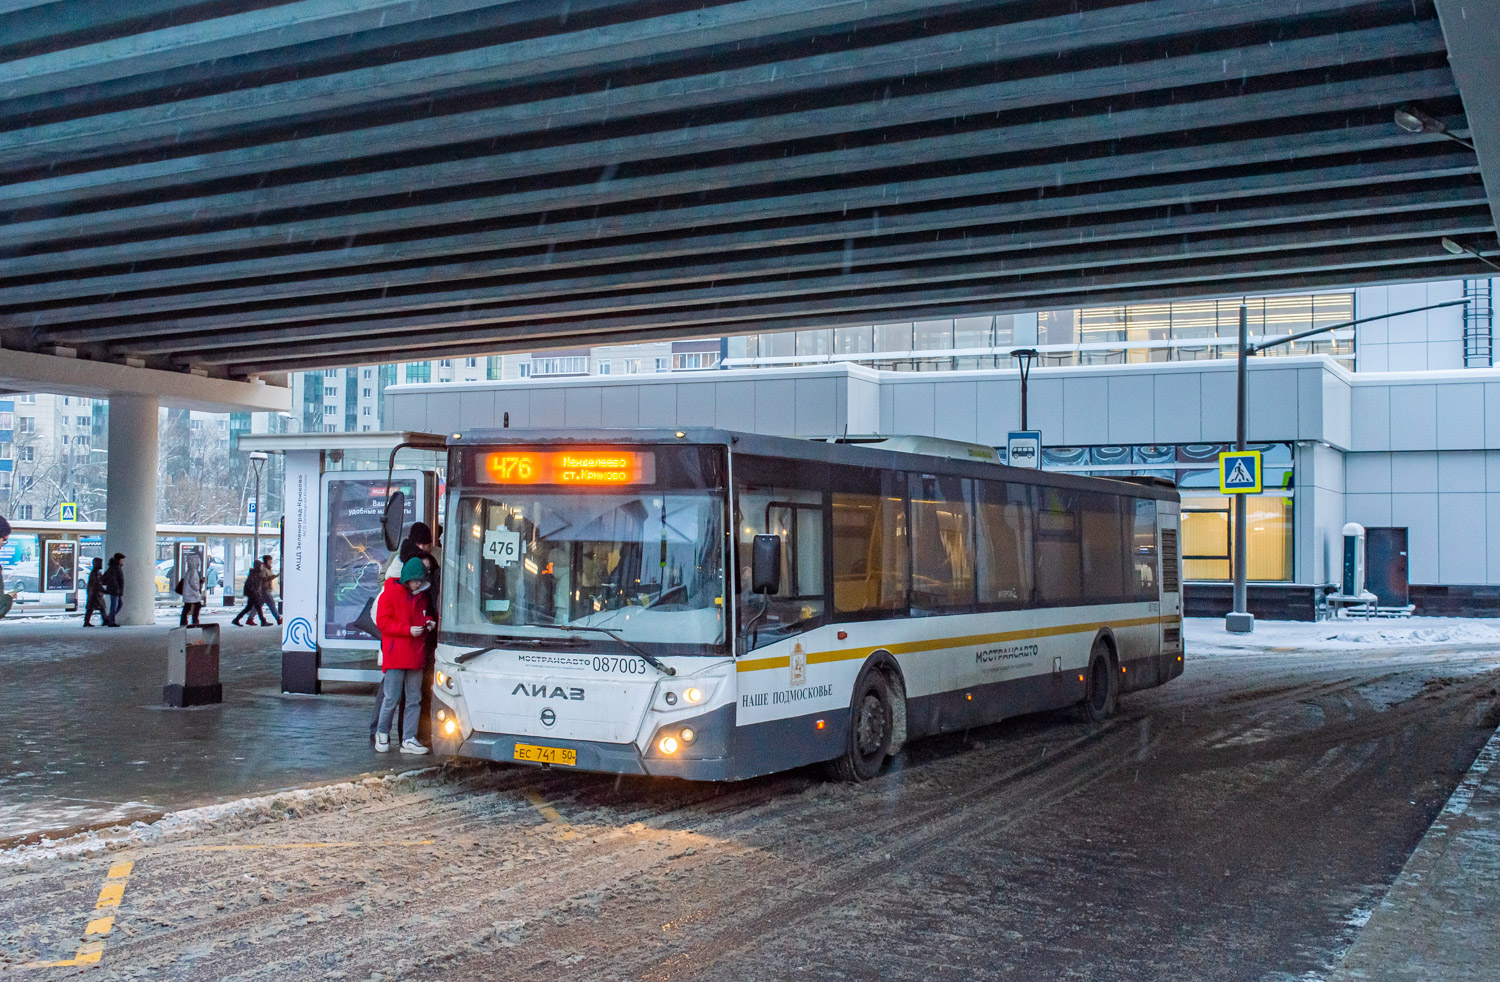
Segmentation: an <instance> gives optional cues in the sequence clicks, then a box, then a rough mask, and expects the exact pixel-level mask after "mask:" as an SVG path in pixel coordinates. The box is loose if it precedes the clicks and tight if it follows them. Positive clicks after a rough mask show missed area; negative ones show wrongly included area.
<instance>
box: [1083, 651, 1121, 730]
mask: <svg viewBox="0 0 1500 982" xmlns="http://www.w3.org/2000/svg"><path fill="white" fill-rule="evenodd" d="M1119 707H1120V680H1119V679H1118V678H1117V677H1116V676H1115V660H1114V658H1113V657H1111V656H1110V651H1109V645H1107V644H1105V643H1104V642H1103V641H1102V640H1101V641H1095V642H1094V650H1093V651H1092V652H1090V654H1089V668H1088V683H1087V688H1086V689H1085V690H1084V696H1083V715H1084V716H1085V717H1087V718H1088V720H1089V722H1091V723H1102V722H1104V721H1105V720H1106V719H1109V717H1111V716H1113V715H1114V714H1115V710H1116V709H1118V708H1119Z"/></svg>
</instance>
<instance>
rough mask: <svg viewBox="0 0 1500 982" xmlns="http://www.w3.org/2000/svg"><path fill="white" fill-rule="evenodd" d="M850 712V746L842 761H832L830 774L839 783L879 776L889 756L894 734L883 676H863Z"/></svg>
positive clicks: (892, 715) (888, 696)
mask: <svg viewBox="0 0 1500 982" xmlns="http://www.w3.org/2000/svg"><path fill="white" fill-rule="evenodd" d="M849 708H850V715H849V745H848V747H847V748H846V749H845V750H844V754H843V756H842V757H838V758H836V759H835V760H833V761H832V763H831V766H832V769H833V774H834V776H835V777H836V778H838V779H839V780H841V781H848V782H851V783H853V782H857V781H868V780H870V778H872V777H874V776H875V775H877V774H879V773H880V768H881V767H882V766H883V765H884V764H885V759H886V757H888V756H889V755H890V752H891V739H892V736H893V734H894V732H895V711H894V709H893V708H892V705H891V687H890V685H889V684H888V683H887V682H886V680H885V676H884V675H882V674H881V673H880V672H879V671H870V672H866V673H865V675H864V677H863V678H861V679H860V682H859V685H858V686H856V687H855V690H854V701H853V703H852V704H851V705H850V707H849Z"/></svg>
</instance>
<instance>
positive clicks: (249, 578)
mask: <svg viewBox="0 0 1500 982" xmlns="http://www.w3.org/2000/svg"><path fill="white" fill-rule="evenodd" d="M264 583H265V574H264V573H263V572H262V571H261V568H260V560H259V559H257V560H256V561H255V562H253V563H251V564H250V572H248V573H246V574H245V606H244V609H242V610H241V611H240V612H239V613H238V614H235V615H234V620H232V621H230V623H231V624H233V625H235V626H236V627H239V626H240V618H242V617H245V618H248V619H249V620H248V621H247V623H248V624H249V626H251V627H254V626H255V618H256V617H257V616H259V617H260V626H261V627H265V626H266V625H267V624H268V623H270V622H269V621H267V620H266V615H265V612H264V611H263V610H261V609H260V605H261V603H262V601H261V589H262V585H263V584H264Z"/></svg>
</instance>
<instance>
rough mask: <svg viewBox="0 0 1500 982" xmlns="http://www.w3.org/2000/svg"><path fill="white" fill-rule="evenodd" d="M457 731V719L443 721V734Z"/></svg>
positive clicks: (451, 733)
mask: <svg viewBox="0 0 1500 982" xmlns="http://www.w3.org/2000/svg"><path fill="white" fill-rule="evenodd" d="M457 733H458V720H456V719H450V720H446V721H444V723H443V735H444V736H453V735H455V734H457Z"/></svg>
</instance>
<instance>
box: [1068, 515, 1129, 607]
mask: <svg viewBox="0 0 1500 982" xmlns="http://www.w3.org/2000/svg"><path fill="white" fill-rule="evenodd" d="M1078 500H1079V503H1080V504H1081V505H1082V510H1081V515H1080V518H1081V519H1082V521H1081V526H1082V533H1083V587H1084V591H1085V592H1086V594H1087V595H1088V598H1089V600H1090V601H1091V602H1093V603H1109V602H1111V601H1115V602H1118V601H1121V600H1126V599H1129V598H1130V597H1131V596H1133V595H1134V592H1135V591H1134V590H1132V589H1127V587H1126V580H1125V575H1126V574H1125V531H1124V523H1123V522H1122V521H1121V519H1120V499H1119V498H1117V497H1115V496H1114V495H1112V494H1099V493H1097V492H1086V493H1081V494H1079V495H1078Z"/></svg>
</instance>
